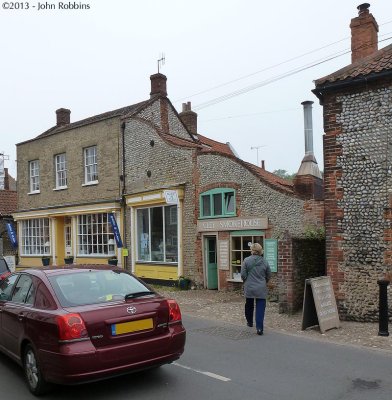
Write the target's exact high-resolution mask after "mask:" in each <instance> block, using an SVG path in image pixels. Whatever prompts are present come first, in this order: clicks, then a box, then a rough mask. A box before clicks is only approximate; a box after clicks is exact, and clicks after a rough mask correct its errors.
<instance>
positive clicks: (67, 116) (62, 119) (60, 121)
mask: <svg viewBox="0 0 392 400" xmlns="http://www.w3.org/2000/svg"><path fill="white" fill-rule="evenodd" d="M56 117H57V119H56V121H57V122H56V125H57V126H63V125H68V124H69V123H70V122H71V110H68V109H67V108H59V109H58V110H56Z"/></svg>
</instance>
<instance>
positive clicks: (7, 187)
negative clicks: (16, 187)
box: [4, 168, 10, 190]
mask: <svg viewBox="0 0 392 400" xmlns="http://www.w3.org/2000/svg"><path fill="white" fill-rule="evenodd" d="M4 190H10V176H9V175H8V168H4Z"/></svg>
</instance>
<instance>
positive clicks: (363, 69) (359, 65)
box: [315, 44, 392, 87]
mask: <svg viewBox="0 0 392 400" xmlns="http://www.w3.org/2000/svg"><path fill="white" fill-rule="evenodd" d="M385 70H392V44H390V45H389V46H387V47H384V48H383V49H381V50H378V51H376V52H375V53H373V54H371V55H369V56H367V57H365V58H363V59H361V60H358V61H357V62H355V63H353V64H350V65H348V66H346V67H344V68H342V69H339V70H338V71H336V72H334V73H332V74H330V75H327V76H324V77H323V78H320V79H317V80H316V81H315V84H316V87H317V86H320V85H324V84H327V83H332V82H336V81H344V80H349V79H355V78H358V77H361V76H367V75H369V74H374V73H380V72H383V71H385Z"/></svg>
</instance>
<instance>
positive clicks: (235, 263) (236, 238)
mask: <svg viewBox="0 0 392 400" xmlns="http://www.w3.org/2000/svg"><path fill="white" fill-rule="evenodd" d="M251 243H260V244H261V245H262V246H263V236H262V235H261V234H260V233H250V234H245V235H239V234H237V235H232V236H231V272H232V273H238V272H241V266H242V263H243V261H244V259H245V258H246V257H249V256H250V255H251V253H250V244H251ZM263 247H264V246H263Z"/></svg>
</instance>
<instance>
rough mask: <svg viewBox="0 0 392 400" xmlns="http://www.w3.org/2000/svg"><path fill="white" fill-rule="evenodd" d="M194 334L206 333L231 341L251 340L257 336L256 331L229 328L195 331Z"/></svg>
mask: <svg viewBox="0 0 392 400" xmlns="http://www.w3.org/2000/svg"><path fill="white" fill-rule="evenodd" d="M193 331H194V332H201V333H206V334H207V335H213V336H221V337H224V338H226V339H231V340H241V339H249V338H251V337H254V336H255V332H254V330H253V329H252V330H244V329H241V328H232V327H228V326H212V327H209V328H200V329H193Z"/></svg>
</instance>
